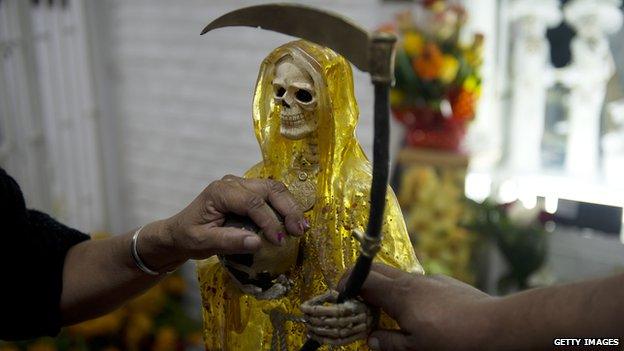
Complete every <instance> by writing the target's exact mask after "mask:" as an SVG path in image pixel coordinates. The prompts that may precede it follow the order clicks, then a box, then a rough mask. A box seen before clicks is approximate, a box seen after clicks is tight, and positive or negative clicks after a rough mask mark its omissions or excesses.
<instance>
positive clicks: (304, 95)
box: [295, 89, 312, 102]
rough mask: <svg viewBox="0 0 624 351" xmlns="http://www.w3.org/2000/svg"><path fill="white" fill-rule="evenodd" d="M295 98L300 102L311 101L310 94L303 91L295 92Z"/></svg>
mask: <svg viewBox="0 0 624 351" xmlns="http://www.w3.org/2000/svg"><path fill="white" fill-rule="evenodd" d="M295 97H296V98H297V100H299V101H301V102H310V101H312V93H310V92H309V91H307V90H303V89H299V90H297V92H296V93H295Z"/></svg>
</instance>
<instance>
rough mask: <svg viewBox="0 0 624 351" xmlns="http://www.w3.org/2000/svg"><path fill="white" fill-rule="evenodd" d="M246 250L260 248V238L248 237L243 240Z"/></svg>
mask: <svg viewBox="0 0 624 351" xmlns="http://www.w3.org/2000/svg"><path fill="white" fill-rule="evenodd" d="M243 247H244V248H245V250H256V249H257V248H258V247H260V238H258V237H257V236H248V237H246V238H245V239H244V240H243Z"/></svg>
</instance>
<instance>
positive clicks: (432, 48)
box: [412, 43, 444, 80]
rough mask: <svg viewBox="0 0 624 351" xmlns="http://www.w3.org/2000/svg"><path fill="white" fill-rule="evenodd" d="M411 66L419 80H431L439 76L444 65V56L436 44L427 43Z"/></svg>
mask: <svg viewBox="0 0 624 351" xmlns="http://www.w3.org/2000/svg"><path fill="white" fill-rule="evenodd" d="M412 64H413V66H414V70H415V71H416V74H418V76H419V77H420V78H422V79H424V80H433V79H436V78H438V77H439V76H440V71H441V69H442V65H444V56H443V55H442V52H440V48H438V46H437V45H436V44H434V43H427V45H425V48H424V50H423V52H422V54H421V55H420V56H418V57H416V58H415V59H414V60H413V61H412Z"/></svg>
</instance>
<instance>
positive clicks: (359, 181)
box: [198, 40, 422, 350]
mask: <svg viewBox="0 0 624 351" xmlns="http://www.w3.org/2000/svg"><path fill="white" fill-rule="evenodd" d="M357 118H358V108H357V105H356V102H355V97H354V93H353V78H352V72H351V66H350V65H349V63H348V61H346V60H345V59H344V58H343V57H342V56H340V55H338V54H336V53H335V52H334V51H332V50H330V49H328V48H325V47H322V46H318V45H316V44H312V43H310V42H307V41H304V40H299V41H294V42H291V43H288V44H285V45H283V46H281V47H279V48H277V49H275V50H274V51H273V52H272V53H271V54H269V56H268V57H267V58H266V59H265V60H264V61H263V63H262V65H261V68H260V73H259V76H258V80H257V85H256V92H255V95H254V101H253V121H254V127H255V133H256V137H257V139H258V142H259V144H260V149H261V151H262V161H261V162H259V163H258V164H256V165H255V166H253V167H252V168H251V169H250V170H249V171H247V172H246V174H245V177H249V178H270V179H275V180H278V181H281V182H283V183H284V184H285V185H286V186H287V187H288V189H289V190H290V192H291V193H293V195H294V197H295V199H296V200H297V202H298V204H299V206H300V207H301V209H302V210H303V211H304V214H305V217H306V220H307V221H308V222H309V223H310V229H308V230H307V232H306V233H305V235H304V236H303V237H302V238H301V239H300V240H297V239H294V238H291V237H288V238H287V240H286V244H285V245H283V246H274V245H272V244H270V243H268V242H266V243H265V245H264V246H263V248H262V249H261V250H260V252H258V253H256V254H254V255H247V256H245V257H240V256H236V255H234V256H235V257H232V256H225V257H221V258H220V259H214V258H213V259H208V260H205V261H202V262H200V263H199V266H198V275H199V280H200V286H201V292H202V300H203V313H204V321H205V323H204V339H205V342H206V348H207V349H209V350H268V349H271V350H296V349H298V347H299V346H301V345H302V344H303V342H304V341H305V339H306V337H307V336H308V335H309V336H310V337H312V338H314V339H315V340H318V341H319V342H322V343H327V344H331V345H334V347H335V349H340V350H363V349H367V347H366V345H365V342H363V341H362V340H360V339H362V338H365V336H366V335H367V333H368V332H369V331H370V328H371V325H372V323H373V320H374V319H376V318H373V317H374V316H375V315H376V314H375V313H373V311H371V310H370V309H369V308H368V307H367V306H366V305H365V304H364V303H362V302H360V301H359V300H357V299H351V300H347V301H346V302H344V303H340V304H336V303H335V302H336V298H337V294H336V292H335V289H337V284H338V281H339V280H340V278H341V276H342V275H343V274H344V273H345V272H346V271H347V269H349V268H350V267H352V266H353V264H354V262H355V259H356V257H357V255H358V250H359V246H360V243H359V242H358V240H357V239H356V238H354V237H353V233H354V231H357V230H362V229H363V227H365V226H366V223H367V215H368V209H369V206H370V204H369V193H370V186H371V168H370V164H369V162H368V160H367V159H366V156H365V155H364V153H363V151H362V149H361V147H360V145H359V143H358V140H357V139H356V137H355V127H356V125H357ZM243 222H244V221H243ZM239 225H240V226H249V229H250V230H252V231H257V227H255V228H254V225H253V224H252V223H242V224H240V223H239ZM382 232H383V240H382V246H381V251H380V252H379V253H378V254H377V256H376V260H377V261H380V262H383V263H385V264H388V265H391V266H394V267H398V268H401V269H403V270H406V271H410V272H422V268H421V266H420V264H419V263H418V261H417V259H416V256H415V254H414V251H413V248H412V246H411V244H410V240H409V237H408V235H407V232H406V229H405V223H404V221H403V217H402V215H401V212H400V210H399V207H398V205H397V202H396V199H395V197H394V194H393V193H392V192H391V190H388V195H387V197H386V210H385V215H384V222H383V229H382ZM260 235H261V233H260ZM327 291H330V292H329V293H326V292H327ZM302 322H304V323H302ZM379 323H380V324H381V325H382V327H386V328H392V327H395V326H394V324H393V322H392V321H391V320H390V319H389V318H387V317H386V316H384V315H381V316H380V318H379ZM337 345H342V346H337Z"/></svg>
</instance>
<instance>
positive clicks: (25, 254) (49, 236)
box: [0, 168, 89, 340]
mask: <svg viewBox="0 0 624 351" xmlns="http://www.w3.org/2000/svg"><path fill="white" fill-rule="evenodd" d="M0 218H1V219H2V230H1V232H0V272H2V278H0V279H1V281H2V287H0V339H3V340H19V339H29V338H34V337H39V336H54V335H56V334H58V332H59V330H60V326H61V318H60V309H59V307H60V306H59V302H60V297H61V291H62V285H63V264H64V262H65V255H66V254H67V251H68V250H69V248H71V247H72V246H74V245H76V244H78V243H79V242H82V241H84V240H87V239H88V238H89V236H87V235H86V234H83V233H81V232H79V231H77V230H74V229H71V228H68V227H66V226H64V225H63V224H61V223H59V222H57V221H55V220H54V219H52V218H51V217H50V216H48V215H46V214H44V213H41V212H38V211H34V210H27V209H26V206H25V203H24V197H23V195H22V192H21V190H20V188H19V186H18V184H17V183H16V182H15V181H14V180H13V178H11V177H10V176H9V175H7V174H6V172H5V171H4V170H3V169H1V168H0Z"/></svg>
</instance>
